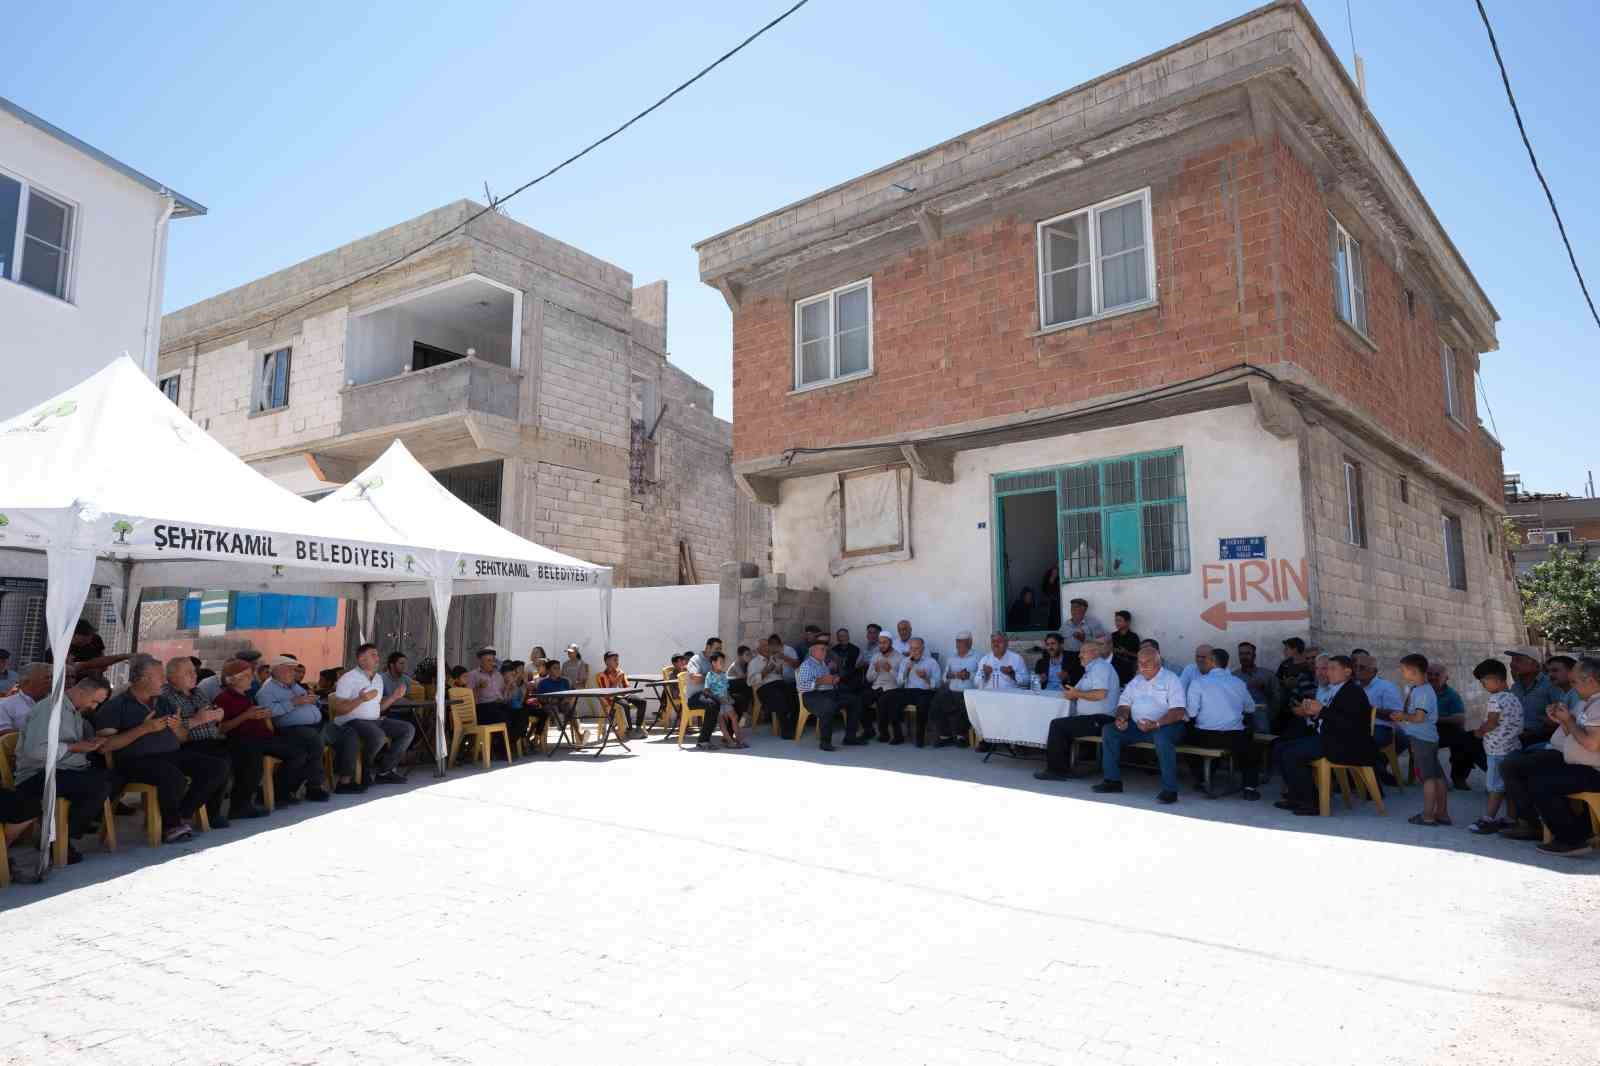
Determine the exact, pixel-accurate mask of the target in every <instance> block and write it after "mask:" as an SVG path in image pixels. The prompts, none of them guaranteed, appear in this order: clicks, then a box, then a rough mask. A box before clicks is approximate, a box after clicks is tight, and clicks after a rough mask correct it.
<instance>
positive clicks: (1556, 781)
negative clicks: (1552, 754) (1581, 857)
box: [1530, 761, 1600, 844]
mask: <svg viewBox="0 0 1600 1066" xmlns="http://www.w3.org/2000/svg"><path fill="white" fill-rule="evenodd" d="M1530 784H1531V785H1532V786H1533V805H1534V808H1535V809H1536V810H1537V811H1538V812H1539V817H1540V818H1542V819H1544V824H1545V828H1546V829H1548V830H1550V835H1551V836H1552V837H1554V838H1555V839H1556V840H1557V841H1559V842H1560V843H1562V844H1586V843H1588V841H1589V835H1590V834H1589V810H1588V808H1587V807H1586V808H1584V809H1583V810H1582V811H1579V810H1576V809H1574V807H1573V806H1572V803H1571V802H1570V801H1569V800H1568V799H1567V793H1569V792H1600V770H1597V769H1595V768H1594V767H1593V766H1580V765H1576V764H1574V763H1569V762H1566V761H1563V762H1562V764H1561V765H1560V766H1551V767H1549V768H1547V769H1541V770H1540V771H1539V772H1538V773H1536V774H1534V775H1533V779H1532V781H1531V782H1530Z"/></svg>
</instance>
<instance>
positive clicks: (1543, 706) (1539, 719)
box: [1506, 644, 1578, 817]
mask: <svg viewBox="0 0 1600 1066" xmlns="http://www.w3.org/2000/svg"><path fill="white" fill-rule="evenodd" d="M1506 655H1507V656H1509V657H1510V664H1511V665H1510V669H1511V677H1512V679H1513V680H1512V684H1511V694H1512V695H1513V696H1515V697H1517V699H1519V700H1521V701H1522V746H1523V747H1524V748H1542V747H1543V746H1544V745H1545V744H1547V743H1549V741H1550V737H1551V735H1552V734H1553V733H1554V732H1555V729H1556V726H1555V723H1554V722H1552V721H1550V719H1549V717H1548V716H1547V715H1546V714H1545V711H1546V710H1547V709H1549V707H1550V705H1551V704H1552V703H1564V704H1566V705H1567V707H1569V708H1575V707H1577V705H1578V698H1577V696H1576V695H1575V694H1572V693H1568V692H1562V691H1561V690H1560V689H1558V688H1557V687H1556V686H1555V685H1554V684H1553V683H1552V682H1551V680H1550V678H1549V676H1548V675H1547V674H1545V673H1544V672H1543V670H1541V668H1540V662H1539V649H1537V648H1535V647H1533V645H1531V644H1518V645H1517V646H1516V647H1515V648H1507V649H1506ZM1518 815H1519V817H1520V815H1521V812H1520V811H1519V812H1518Z"/></svg>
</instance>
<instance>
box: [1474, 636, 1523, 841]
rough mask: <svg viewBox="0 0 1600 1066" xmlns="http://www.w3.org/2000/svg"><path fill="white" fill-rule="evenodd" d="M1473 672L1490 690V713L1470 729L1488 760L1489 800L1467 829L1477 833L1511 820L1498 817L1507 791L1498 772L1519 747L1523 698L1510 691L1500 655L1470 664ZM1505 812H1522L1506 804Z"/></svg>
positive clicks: (1506, 824) (1496, 828) (1497, 829)
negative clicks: (1475, 735)
mask: <svg viewBox="0 0 1600 1066" xmlns="http://www.w3.org/2000/svg"><path fill="white" fill-rule="evenodd" d="M1472 676H1473V677H1475V678H1477V679H1478V683H1479V684H1480V685H1482V686H1483V690H1484V691H1485V692H1487V693H1488V694H1489V715H1488V717H1486V718H1485V719H1484V720H1483V724H1482V725H1480V726H1479V727H1478V728H1477V729H1475V730H1473V732H1474V733H1476V734H1477V735H1478V737H1479V738H1481V739H1482V740H1483V754H1484V760H1485V761H1486V762H1487V763H1488V764H1489V767H1488V777H1489V781H1488V789H1489V803H1488V805H1487V806H1486V807H1485V808H1484V814H1483V817H1482V818H1479V819H1478V820H1477V821H1476V822H1473V823H1472V825H1470V826H1469V827H1468V829H1469V831H1471V832H1473V833H1476V834H1478V835H1479V836H1489V835H1491V834H1494V833H1498V832H1500V830H1502V829H1509V828H1510V827H1511V824H1512V823H1511V822H1509V821H1507V820H1505V819H1503V818H1500V817H1499V814H1500V803H1501V800H1503V799H1504V798H1505V794H1506V785H1505V781H1504V779H1503V778H1501V776H1500V764H1501V763H1502V762H1504V761H1505V758H1506V756H1507V755H1514V754H1516V753H1517V752H1518V751H1520V750H1522V740H1521V737H1522V701H1521V700H1519V699H1517V697H1515V696H1513V695H1512V694H1511V692H1510V689H1509V686H1508V682H1507V674H1506V664H1505V663H1503V662H1501V661H1500V660H1499V659H1485V660H1483V662H1481V663H1479V664H1478V665H1477V666H1474V667H1473V668H1472ZM1506 813H1507V814H1509V815H1510V816H1511V817H1512V818H1515V817H1517V816H1518V815H1519V814H1521V813H1522V812H1520V811H1514V810H1512V809H1511V807H1510V805H1509V804H1507V806H1506Z"/></svg>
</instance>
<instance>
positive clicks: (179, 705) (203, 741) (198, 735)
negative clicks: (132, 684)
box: [161, 655, 244, 829]
mask: <svg viewBox="0 0 1600 1066" xmlns="http://www.w3.org/2000/svg"><path fill="white" fill-rule="evenodd" d="M161 696H162V698H163V699H165V700H166V701H167V702H168V703H169V704H171V705H172V707H173V708H175V709H176V710H177V712H178V718H179V719H180V720H181V721H182V722H183V726H184V729H186V730H187V731H188V737H187V739H186V740H184V742H183V748H184V750H185V751H197V752H199V753H200V754H202V755H210V756H212V757H214V758H218V759H223V760H225V761H227V762H228V764H229V766H228V777H229V780H228V781H227V782H226V783H224V785H223V787H222V788H219V789H218V790H217V791H216V792H215V793H214V794H213V795H212V796H211V797H210V798H209V799H207V800H206V814H207V815H209V816H210V819H211V828H213V829H226V828H228V819H227V817H226V816H225V815H224V814H223V812H222V797H223V794H224V793H225V792H227V791H228V790H229V788H230V786H231V785H232V777H233V765H232V759H231V757H230V753H229V751H228V744H227V741H225V740H223V739H222V731H221V730H220V729H218V728H217V723H218V722H220V721H222V711H221V710H220V709H219V708H216V707H213V706H212V705H211V701H210V700H208V699H206V698H205V697H204V696H202V695H201V694H200V692H199V691H198V690H197V689H196V688H195V668H194V660H193V659H191V658H189V657H188V656H187V655H179V656H176V657H175V658H171V659H168V660H167V683H166V684H165V685H162V686H161ZM243 806H244V804H242V803H241V804H240V807H241V808H242V807H243Z"/></svg>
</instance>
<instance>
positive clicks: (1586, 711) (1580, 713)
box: [1550, 693, 1600, 768]
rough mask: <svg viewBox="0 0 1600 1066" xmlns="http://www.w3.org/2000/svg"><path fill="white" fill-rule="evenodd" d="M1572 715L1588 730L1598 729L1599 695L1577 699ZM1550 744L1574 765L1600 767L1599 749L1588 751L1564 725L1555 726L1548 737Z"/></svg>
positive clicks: (1599, 715) (1599, 719)
mask: <svg viewBox="0 0 1600 1066" xmlns="http://www.w3.org/2000/svg"><path fill="white" fill-rule="evenodd" d="M1574 695H1576V693H1574ZM1572 717H1573V718H1574V719H1576V720H1577V722H1578V723H1579V724H1580V725H1582V726H1583V728H1584V729H1586V730H1588V731H1590V732H1594V731H1595V730H1597V729H1600V696H1590V697H1589V698H1588V699H1586V700H1579V701H1578V709H1577V710H1576V711H1574V712H1573V713H1572ZM1550 746H1551V747H1552V748H1554V749H1555V750H1556V751H1559V752H1560V753H1561V754H1562V755H1563V756H1564V757H1565V758H1566V760H1567V762H1568V763H1570V764H1572V765H1574V766H1593V767H1597V768H1600V751H1590V750H1589V749H1588V748H1586V747H1584V746H1583V745H1582V744H1579V743H1578V738H1577V737H1574V736H1573V735H1572V734H1570V733H1568V732H1567V731H1566V729H1565V728H1564V727H1561V726H1557V727H1556V732H1555V735H1554V736H1552V737H1551V738H1550Z"/></svg>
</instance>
